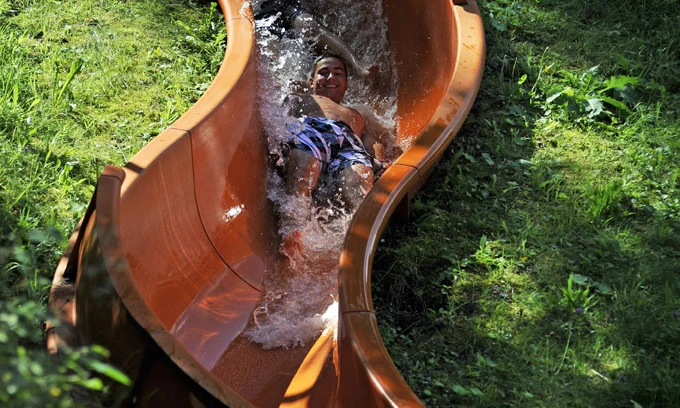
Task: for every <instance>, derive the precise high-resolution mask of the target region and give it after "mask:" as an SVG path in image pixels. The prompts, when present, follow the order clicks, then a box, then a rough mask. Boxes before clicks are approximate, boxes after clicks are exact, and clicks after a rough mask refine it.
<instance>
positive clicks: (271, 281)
mask: <svg viewBox="0 0 680 408" xmlns="http://www.w3.org/2000/svg"><path fill="white" fill-rule="evenodd" d="M261 2H262V0H253V1H252V6H253V7H254V8H257V7H258V6H259V3H261ZM302 3H303V6H304V7H305V9H307V10H309V11H310V12H311V13H312V14H313V15H314V16H315V18H316V19H317V20H318V21H319V22H320V23H321V24H322V25H324V26H325V27H328V28H329V29H330V31H332V32H333V33H335V34H336V35H338V36H339V37H340V38H341V39H343V40H344V41H345V42H346V43H348V45H349V47H350V49H352V50H353V51H354V53H355V54H357V56H358V57H359V59H360V60H361V61H362V63H363V64H364V66H371V65H375V64H377V65H379V73H378V77H377V78H372V79H363V78H360V77H358V76H356V75H352V73H351V72H350V76H349V89H348V91H347V94H346V95H345V99H344V101H343V103H344V104H345V105H346V106H350V107H352V108H354V109H356V110H358V111H359V112H360V113H361V114H362V115H363V116H364V119H365V120H366V130H365V134H364V135H365V136H364V138H365V137H366V135H369V134H373V135H375V136H379V137H380V139H381V140H382V141H383V143H384V144H385V145H386V152H387V155H388V159H393V158H394V156H395V155H396V154H397V152H398V150H397V148H396V145H395V129H396V123H395V118H394V115H395V113H396V100H397V95H396V85H395V84H396V77H395V73H394V72H393V71H392V67H393V66H394V63H393V60H392V56H391V55H390V54H389V53H388V45H387V33H386V24H385V21H384V19H383V16H382V4H381V1H380V0H309V1H304V0H302ZM272 23H273V19H265V20H260V21H257V22H256V39H257V43H258V50H259V69H258V71H259V72H258V88H259V89H258V95H259V103H260V106H259V114H260V116H261V119H262V122H263V125H264V130H265V134H266V135H267V139H268V143H269V147H270V151H271V153H272V156H273V157H280V152H281V145H282V143H283V142H285V141H286V139H287V135H288V130H287V129H288V128H289V126H291V124H293V123H295V121H297V120H298V119H297V118H293V117H291V116H289V115H288V110H289V106H288V105H287V96H288V95H289V94H290V93H291V84H292V83H293V81H307V80H308V78H309V76H310V72H309V71H310V70H311V65H312V63H313V61H314V59H315V58H316V55H315V54H314V52H313V51H312V50H313V48H312V45H311V43H310V41H308V39H306V37H305V36H304V35H300V33H296V32H288V33H285V34H284V35H283V36H282V37H281V36H277V35H275V34H274V33H273V32H272V31H273V30H272ZM358 27H361V29H360V30H359V29H358ZM377 83H379V84H380V86H376V84H377ZM385 90H387V91H385ZM278 160H279V161H280V160H281V159H280V158H279V159H278ZM279 164H281V163H280V162H279ZM268 184H269V185H268V192H269V194H268V195H269V198H270V199H271V200H272V202H273V203H274V204H275V207H276V208H277V210H278V213H279V218H280V226H279V233H280V234H282V235H284V234H286V233H288V232H290V231H291V230H294V229H297V230H299V231H301V232H302V242H303V246H304V247H305V251H304V253H303V254H300V255H298V256H294V257H291V258H290V259H289V258H283V257H282V258H283V259H282V261H281V262H280V263H279V264H278V265H277V266H276V268H274V269H273V270H272V271H270V272H269V273H268V274H267V276H266V277H265V281H264V287H265V294H264V296H263V301H262V303H261V305H260V307H258V308H257V309H256V310H255V312H254V313H253V319H251V321H252V322H251V324H250V326H249V327H248V328H247V329H246V332H245V335H246V336H247V337H248V338H249V339H250V340H251V341H254V342H257V343H261V344H262V346H263V348H265V349H268V348H273V347H295V346H298V345H303V344H305V343H306V342H308V341H310V340H313V339H315V338H316V337H317V336H318V335H319V334H320V333H321V332H322V331H323V330H324V329H325V328H328V327H333V326H334V325H335V324H336V322H337V314H338V304H337V284H338V279H337V274H338V268H337V263H338V258H339V254H340V250H341V247H342V243H343V240H344V238H345V233H346V231H347V227H348V225H349V222H350V219H351V214H347V212H346V211H344V209H343V208H341V207H340V206H339V205H338V203H331V202H330V201H327V202H326V203H325V205H315V206H311V207H310V203H309V202H305V200H306V199H305V198H304V197H297V196H290V195H288V194H286V192H285V189H284V181H283V179H282V178H281V176H280V175H279V174H278V173H277V172H274V171H272V172H271V173H270V174H269V177H268ZM317 204H318V203H317ZM322 204H323V203H322ZM310 208H311V210H310Z"/></svg>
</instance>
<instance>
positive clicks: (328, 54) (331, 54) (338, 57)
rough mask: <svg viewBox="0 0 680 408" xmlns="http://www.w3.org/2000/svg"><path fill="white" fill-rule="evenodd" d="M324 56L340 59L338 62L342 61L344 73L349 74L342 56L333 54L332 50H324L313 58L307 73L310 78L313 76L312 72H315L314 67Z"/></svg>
mask: <svg viewBox="0 0 680 408" xmlns="http://www.w3.org/2000/svg"><path fill="white" fill-rule="evenodd" d="M326 58H335V59H338V60H340V62H342V66H343V68H344V69H345V74H346V75H349V72H347V63H346V62H345V59H344V58H342V57H341V56H340V55H338V54H334V53H332V52H325V53H323V54H321V55H319V57H318V58H317V59H315V60H314V63H313V64H312V70H311V71H310V73H309V74H310V75H309V77H310V78H314V74H315V73H316V67H317V66H318V65H319V62H321V61H323V60H325V59H326Z"/></svg>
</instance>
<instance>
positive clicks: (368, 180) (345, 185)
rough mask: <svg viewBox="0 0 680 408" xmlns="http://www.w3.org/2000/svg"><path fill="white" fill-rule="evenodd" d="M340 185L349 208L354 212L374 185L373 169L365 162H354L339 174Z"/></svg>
mask: <svg viewBox="0 0 680 408" xmlns="http://www.w3.org/2000/svg"><path fill="white" fill-rule="evenodd" d="M338 177H339V183H338V184H339V187H340V188H341V189H342V190H341V194H342V198H343V199H344V200H345V205H347V208H348V209H349V210H350V211H352V212H354V211H356V209H357V208H358V207H359V204H361V202H362V201H363V200H364V198H366V195H367V194H368V192H369V190H370V189H371V187H373V169H372V168H371V167H369V166H366V165H364V164H359V163H356V164H352V165H351V166H348V167H345V168H344V169H342V170H341V171H340V173H339V174H338Z"/></svg>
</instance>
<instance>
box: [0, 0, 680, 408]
mask: <svg viewBox="0 0 680 408" xmlns="http://www.w3.org/2000/svg"><path fill="white" fill-rule="evenodd" d="M480 3H481V4H480V5H481V7H482V9H483V14H484V19H485V27H486V31H487V36H486V38H487V45H488V53H487V64H486V67H485V77H484V82H483V84H482V88H481V90H480V93H479V97H478V99H477V102H476V104H475V107H474V108H473V111H472V112H471V114H470V116H469V119H468V121H467V123H466V125H465V126H464V128H463V130H462V131H461V133H460V134H459V136H458V137H457V139H456V140H455V141H454V143H453V145H452V146H451V148H450V149H449V151H448V152H447V153H446V155H445V157H444V158H443V159H442V161H441V163H440V164H439V165H438V166H437V168H436V170H435V171H434V173H433V176H432V178H431V180H430V181H429V182H428V184H427V185H426V186H425V187H424V189H423V191H422V193H421V194H420V195H419V196H418V197H417V198H416V199H415V201H414V203H413V220H412V222H411V223H410V224H408V225H405V226H398V225H395V226H392V227H390V229H389V230H388V231H387V232H386V234H385V236H384V237H383V238H384V240H385V243H384V244H383V245H381V246H380V247H379V251H378V253H377V255H376V262H375V265H374V282H375V284H374V288H373V289H374V294H375V304H376V307H377V314H378V319H379V322H380V324H381V330H382V333H383V337H384V340H385V342H386V344H387V346H388V348H389V350H390V352H391V355H392V357H393V359H394V361H395V363H396V364H397V366H398V367H399V368H400V369H401V372H402V373H403V374H404V376H405V378H406V379H407V381H408V382H409V384H411V386H412V387H413V389H414V390H415V391H416V392H417V393H418V395H419V396H420V397H421V398H422V400H423V401H424V402H425V403H426V404H427V405H428V406H432V407H437V406H442V407H444V406H453V405H456V406H458V405H460V406H480V407H495V406H517V407H526V406H531V407H534V406H545V407H560V406H564V407H579V406H583V407H598V406H600V407H636V406H637V405H640V406H644V407H665V406H669V407H672V406H677V404H678V401H680V381H679V380H680V374H679V371H678V368H677V367H678V366H679V365H680V364H679V363H680V350H679V349H678V347H677V343H678V338H679V336H680V299H679V295H680V277H678V271H679V270H680V233H679V232H680V218H679V217H680V170H679V168H678V163H680V157H678V156H679V154H680V153H679V152H680V150H679V147H680V146H679V144H680V141H679V140H680V118H679V117H678V112H679V111H680V96H679V94H680V92H679V91H680V66H679V64H678V61H680V55H679V54H680V52H679V50H678V47H679V45H680V44H679V42H680V40H679V38H680V28H679V27H680V11H678V7H677V1H676V0H650V1H636V2H633V1H627V0H622V1H619V2H617V3H616V4H613V3H612V4H609V3H606V2H586V1H584V0H573V1H569V2H564V1H557V0H517V1H509V0H496V1H493V2H492V1H488V0H486V1H481V0H480ZM217 20H219V16H214V15H211V13H210V8H209V7H208V6H207V5H206V4H195V3H193V2H190V1H176V2H161V1H151V0H140V1H134V2H130V1H107V2H103V1H95V0H79V1H75V0H64V1H60V2H57V1H50V0H33V1H31V0H15V1H7V0H0V64H1V65H0V160H2V163H1V165H0V226H2V236H0V264H1V266H3V268H2V270H1V275H0V300H1V303H2V305H1V306H0V342H2V347H1V348H0V350H1V351H2V353H0V363H2V364H1V365H2V366H3V367H10V369H9V370H5V371H4V372H3V377H2V381H3V383H2V385H3V387H2V389H1V390H0V402H1V403H3V404H7V402H8V401H13V402H14V403H15V405H16V404H19V406H21V405H22V404H23V405H24V406H28V405H30V404H33V405H36V404H34V402H35V400H31V399H30V398H32V396H36V395H38V396H40V395H41V392H49V393H53V392H54V393H56V392H57V391H58V390H59V389H62V387H67V384H69V383H71V384H74V383H78V381H89V380H88V379H87V373H85V372H84V371H82V370H81V371H79V373H80V375H78V376H76V377H75V378H69V377H65V376H64V375H61V376H59V374H60V372H58V371H57V372H56V373H52V372H51V371H50V372H48V371H49V369H48V367H49V365H48V364H47V360H46V358H45V356H44V355H40V354H39V353H37V351H38V349H42V345H40V341H41V338H42V337H41V335H40V330H39V328H38V327H37V326H30V324H31V323H30V322H34V321H36V320H37V319H39V318H44V313H43V311H41V309H42V308H44V301H45V299H46V296H47V290H48V288H49V281H50V279H51V275H52V273H53V270H54V265H55V264H56V260H57V259H58V257H59V256H60V255H61V251H62V250H63V246H64V239H65V237H66V235H67V234H69V233H70V232H71V231H72V229H73V226H74V224H75V222H76V221H77V219H78V218H79V217H80V215H81V214H82V212H83V209H84V206H85V205H86V204H87V201H88V200H89V198H90V197H91V194H92V191H93V186H94V183H95V181H96V178H97V176H98V174H99V172H100V171H101V168H102V167H103V165H104V164H107V163H112V164H117V165H122V164H123V163H125V161H126V160H127V159H129V158H130V157H131V156H132V155H133V154H134V153H136V152H137V151H138V150H139V149H140V148H141V147H142V146H143V145H144V144H145V143H147V142H148V141H149V140H150V139H151V138H152V137H154V136H155V135H156V134H158V133H159V132H161V131H162V130H163V129H165V128H166V127H167V126H168V125H169V124H170V123H171V122H172V121H173V120H174V119H176V118H177V117H178V116H179V115H180V114H181V113H182V112H184V111H185V110H186V109H187V108H188V107H189V106H191V105H192V104H193V102H194V101H195V100H196V99H197V98H198V96H200V94H201V93H202V92H203V91H204V90H205V88H206V87H207V85H208V84H209V83H210V81H211V79H212V77H213V75H214V73H215V72H216V70H217V65H218V64H219V61H220V60H221V58H222V54H223V48H222V47H223V39H224V38H223V34H222V33H221V32H220V29H219V27H221V26H220V25H219V24H213V22H215V21H217ZM22 322H23V323H22ZM27 347H29V349H30V347H37V349H35V352H34V353H28V354H27V352H26V348H27ZM98 352H100V351H97V350H95V354H96V353H98ZM78 358H80V357H77V358H76V357H74V359H78ZM78 361H79V363H75V362H74V363H72V364H82V365H85V366H88V360H87V359H86V360H85V361H82V360H78ZM7 372H11V373H13V375H14V376H13V377H11V378H9V379H8V377H7V374H6V373H7ZM61 374H64V372H61ZM53 375H54V376H53ZM86 385H89V386H90V388H101V384H98V383H96V382H94V383H86ZM55 387H56V388H55ZM55 389H56V390H57V391H55ZM9 391H12V393H10V392H9ZM51 395H52V396H54V397H55V398H57V399H58V397H59V396H56V395H54V394H51ZM62 397H63V395H62ZM57 399H55V400H54V401H57ZM41 401H43V403H42V404H41V405H45V406H49V404H46V403H44V400H41ZM64 401H67V399H64ZM65 404H68V402H65ZM62 406H66V405H62Z"/></svg>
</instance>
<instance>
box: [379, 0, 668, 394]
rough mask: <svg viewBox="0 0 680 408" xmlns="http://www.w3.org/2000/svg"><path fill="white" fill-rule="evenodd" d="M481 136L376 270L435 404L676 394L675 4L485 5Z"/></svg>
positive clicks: (408, 358)
mask: <svg viewBox="0 0 680 408" xmlns="http://www.w3.org/2000/svg"><path fill="white" fill-rule="evenodd" d="M480 6H481V8H482V12H483V15H484V22H485V28H486V40H487V47H488V49H487V63H486V67H485V73H484V80H483V83H482V88H481V90H480V92H479V96H478V99H477V101H476V103H475V106H474V107H473V110H472V112H471V114H470V116H469V118H468V120H467V122H466V125H465V126H464V128H463V129H462V131H461V132H460V134H459V135H458V137H457V139H456V140H455V141H454V143H453V145H452V146H451V148H450V150H449V151H448V152H447V153H446V155H445V157H444V158H443V159H442V161H441V162H440V163H439V165H438V166H437V168H436V170H435V171H434V173H433V176H432V178H431V179H430V181H429V182H428V183H427V184H426V185H425V187H424V189H423V191H422V192H421V193H420V194H419V195H418V197H417V198H416V199H415V202H414V205H413V214H412V222H411V223H410V224H408V225H406V226H392V227H391V228H390V229H388V231H387V232H386V234H385V235H384V236H383V239H384V240H385V244H384V245H382V246H380V247H379V249H378V253H377V254H376V260H375V263H374V279H373V280H374V282H375V283H374V288H373V290H374V301H375V304H376V309H377V316H378V321H379V322H380V324H381V331H382V333H383V337H384V340H385V342H386V345H387V347H388V349H389V351H390V353H391V355H392V357H393V359H394V361H395V363H396V364H397V366H398V367H399V368H400V370H401V372H402V373H403V375H404V377H405V378H406V380H407V381H408V382H409V384H410V385H411V386H412V387H413V389H414V390H415V391H416V393H417V394H418V395H419V396H420V397H421V398H422V400H423V401H424V402H425V404H426V405H427V406H432V407H436V406H441V407H445V406H479V407H492V406H493V407H495V406H516V407H526V406H532V407H533V406H545V407H561V406H564V407H579V406H583V407H596V406H599V407H635V406H637V405H636V404H639V405H640V406H644V407H672V406H677V405H678V403H679V402H680V381H679V380H680V370H679V369H678V367H679V366H680V349H678V347H677V342H678V338H679V337H678V336H679V335H680V298H679V295H680V276H679V275H678V271H680V180H679V177H680V170H678V163H680V118H679V117H678V112H679V111H680V95H679V94H680V79H679V78H680V50H679V46H680V42H679V40H678V38H680V28H679V27H680V10H679V9H678V7H677V2H675V1H662V0H656V1H643V2H632V1H622V2H618V3H617V4H616V6H614V5H613V4H608V3H602V2H600V3H593V2H586V1H581V0H575V1H571V2H561V1H553V0H543V1H530V0H521V1H493V2H491V1H481V0H480Z"/></svg>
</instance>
